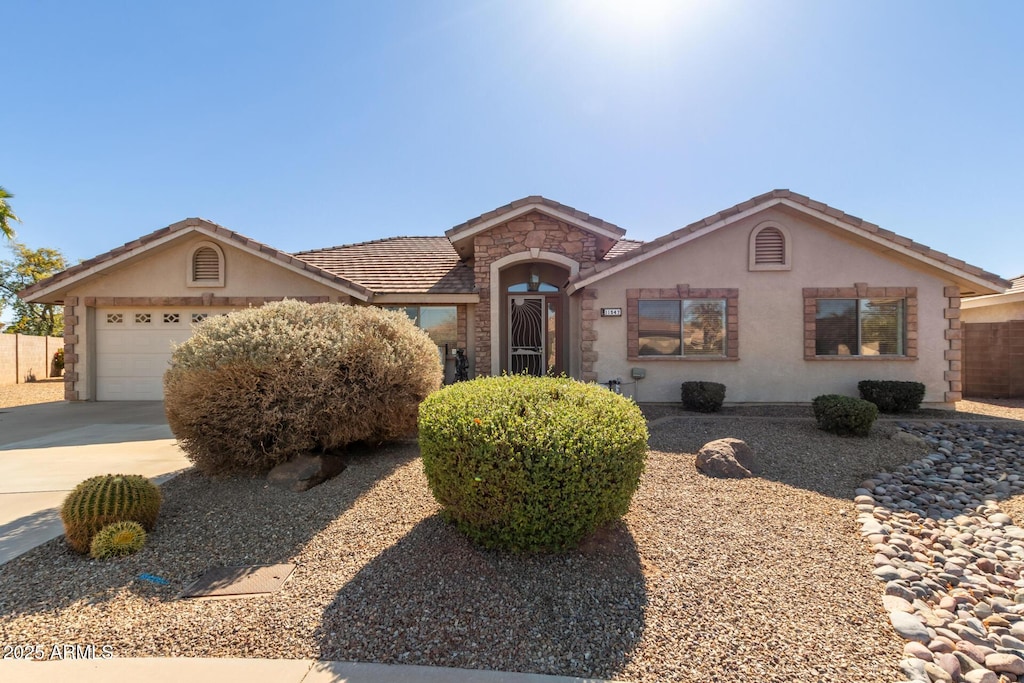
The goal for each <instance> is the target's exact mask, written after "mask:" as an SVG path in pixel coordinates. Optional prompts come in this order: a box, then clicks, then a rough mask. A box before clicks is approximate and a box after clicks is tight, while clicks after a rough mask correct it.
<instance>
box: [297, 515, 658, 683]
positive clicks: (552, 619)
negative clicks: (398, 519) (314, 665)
mask: <svg viewBox="0 0 1024 683" xmlns="http://www.w3.org/2000/svg"><path fill="white" fill-rule="evenodd" d="M646 604H647V595H646V589H645V583H644V577H643V572H642V569H641V566H640V559H639V556H638V554H637V548H636V545H635V543H634V540H633V537H632V536H631V535H630V532H629V530H628V529H627V528H626V526H625V524H623V523H622V522H616V523H614V524H612V525H609V526H608V527H606V528H604V529H602V530H599V531H598V532H597V533H596V534H594V536H592V537H591V538H590V539H588V540H586V541H585V542H584V544H583V546H582V547H581V548H580V549H578V550H575V551H572V552H569V553H565V554H562V555H512V554H506V553H499V552H491V551H485V550H481V549H479V548H477V547H475V546H473V545H472V544H471V543H470V542H469V541H468V540H467V539H466V538H465V537H463V536H462V535H461V534H460V533H459V532H458V531H457V530H455V528H454V527H452V526H450V525H448V524H446V523H445V522H444V521H443V520H442V519H441V517H440V516H439V515H434V516H433V517H429V518H427V519H425V520H423V521H422V522H421V523H420V524H418V525H417V526H416V527H414V528H413V529H412V530H411V531H410V532H409V533H408V534H407V535H406V536H404V537H403V538H402V539H401V540H400V541H399V542H398V543H396V544H395V545H394V546H392V547H391V548H389V549H388V550H387V551H385V552H384V553H382V554H381V555H379V556H378V557H377V558H375V559H374V560H373V561H372V562H370V563H369V564H367V565H366V566H365V567H364V568H363V569H362V570H361V571H360V572H359V574H357V575H356V576H355V578H353V580H352V581H350V582H349V583H348V584H346V585H345V587H344V588H343V589H342V590H341V591H340V592H339V593H338V596H337V598H336V599H335V600H334V602H333V603H332V604H331V605H330V606H329V607H328V608H327V610H326V611H325V613H324V615H323V621H322V625H321V627H320V629H319V631H318V633H317V636H318V638H319V639H320V642H321V645H320V657H321V659H327V660H344V661H371V662H380V663H390V664H416V665H426V666H444V667H459V668H467V669H491V670H497V671H514V672H530V673H544V674H549V673H550V674H561V675H571V676H590V677H595V676H596V677H601V678H613V677H614V676H615V675H616V673H617V672H619V671H621V669H622V667H623V666H624V664H625V663H626V662H628V661H629V659H630V656H631V653H632V652H633V651H634V649H635V648H636V645H637V642H638V641H639V640H640V637H641V634H642V633H643V630H644V608H645V606H646Z"/></svg>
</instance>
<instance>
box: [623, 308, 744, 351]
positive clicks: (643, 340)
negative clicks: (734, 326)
mask: <svg viewBox="0 0 1024 683" xmlns="http://www.w3.org/2000/svg"><path fill="white" fill-rule="evenodd" d="M638 314H639V316H638V317H639V355H641V356H725V355H726V348H727V344H726V330H727V328H726V300H725V299H674V300H673V299H651V300H644V299H641V300H640V301H639V302H638Z"/></svg>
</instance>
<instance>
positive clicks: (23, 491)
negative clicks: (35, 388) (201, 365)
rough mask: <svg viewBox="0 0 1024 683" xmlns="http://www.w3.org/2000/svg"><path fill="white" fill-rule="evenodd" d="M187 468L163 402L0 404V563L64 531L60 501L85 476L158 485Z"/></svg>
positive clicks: (187, 465)
mask: <svg viewBox="0 0 1024 683" xmlns="http://www.w3.org/2000/svg"><path fill="white" fill-rule="evenodd" d="M190 465H191V463H189V461H188V460H187V459H186V458H185V456H184V454H183V453H182V452H181V451H180V450H179V449H178V447H177V446H176V445H175V441H174V437H173V435H172V434H171V430H170V428H169V427H168V426H167V419H166V418H165V417H164V404H163V402H162V401H128V402H116V403H92V402H82V403H43V404H36V405H30V406H21V407H17V408H4V409H0V564H3V563H4V562H7V561H8V560H10V559H12V558H14V557H17V556H18V555H20V554H22V553H24V552H26V551H27V550H30V549H31V548H34V547H35V546H37V545H40V544H42V543H45V542H46V541H48V540H50V539H51V538H56V537H57V536H60V535H61V534H63V533H64V529H63V526H62V525H61V521H60V505H61V503H62V502H63V501H64V497H65V496H66V495H67V494H68V492H69V491H70V490H71V489H73V488H74V487H75V486H76V485H77V484H78V483H79V482H81V481H82V480H84V479H88V478H89V477H92V476H95V475H97V474H141V475H144V476H147V477H150V478H151V479H155V480H156V481H157V482H158V483H160V482H163V481H166V480H167V479H169V478H170V477H171V476H174V474H176V473H178V472H180V471H181V470H183V469H185V468H187V467H189V466H190Z"/></svg>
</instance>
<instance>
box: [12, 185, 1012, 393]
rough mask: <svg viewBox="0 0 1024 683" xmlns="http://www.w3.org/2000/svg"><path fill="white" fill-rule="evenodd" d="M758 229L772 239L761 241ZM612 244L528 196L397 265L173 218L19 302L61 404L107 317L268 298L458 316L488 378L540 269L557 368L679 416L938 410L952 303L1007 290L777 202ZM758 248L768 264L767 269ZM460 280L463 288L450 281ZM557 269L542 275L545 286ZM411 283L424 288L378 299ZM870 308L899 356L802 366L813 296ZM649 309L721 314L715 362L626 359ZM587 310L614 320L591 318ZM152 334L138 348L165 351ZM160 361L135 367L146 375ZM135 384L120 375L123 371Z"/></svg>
mask: <svg viewBox="0 0 1024 683" xmlns="http://www.w3.org/2000/svg"><path fill="white" fill-rule="evenodd" d="M763 230H768V231H770V232H766V233H765V234H766V235H769V238H766V239H764V240H760V239H759V238H758V237H757V236H758V235H759V234H761V233H760V232H759V231H763ZM624 234H625V231H624V230H622V229H621V228H618V227H617V226H614V225H612V224H609V223H606V222H605V221H603V220H601V219H597V218H594V217H592V216H589V215H588V214H585V213H583V212H580V211H577V210H575V209H572V208H571V207H566V206H564V205H561V204H558V203H557V202H552V201H550V200H547V199H544V198H543V197H527V198H524V199H522V200H518V201H516V202H512V203H511V204H509V205H507V206H505V207H501V208H499V209H496V210H494V211H492V212H489V213H487V214H483V215H481V216H479V217H477V218H475V219H472V220H471V221H468V222H467V223H464V224H462V225H459V226H456V227H455V228H452V229H450V230H449V231H447V233H446V236H447V238H448V240H449V241H450V243H451V248H452V251H451V252H446V251H445V249H443V248H439V247H438V245H437V239H438V238H394V239H395V240H401V241H402V242H401V244H404V245H406V246H403V247H402V248H403V249H407V250H408V249H413V247H412V246H409V244H410V242H409V241H410V240H416V239H423V240H430V243H429V245H426V246H425V247H423V248H425V249H427V252H424V253H429V254H430V255H431V256H430V258H426V259H424V258H423V257H422V254H419V255H417V257H416V259H418V260H412V261H410V260H409V255H410V254H412V253H413V252H412V251H406V252H401V254H400V256H398V257H393V258H392V259H391V261H386V260H381V261H377V260H376V257H377V255H378V253H380V254H383V253H384V252H377V251H374V250H375V249H377V248H378V246H379V242H377V241H374V242H366V243H361V244H360V245H349V246H348V247H333V248H328V249H325V250H318V251H316V252H304V253H303V254H296V255H292V254H287V253H284V252H281V251H279V250H277V249H274V248H272V247H270V246H268V245H265V244H262V243H259V242H256V241H253V240H251V239H249V238H247V237H245V236H244V235H241V234H239V233H235V232H233V231H230V230H228V229H226V228H224V227H222V226H218V225H216V224H214V223H211V222H209V221H205V220H203V219H186V220H184V221H181V222H179V223H176V224H173V225H171V226H168V227H167V228H163V229H160V230H157V231H155V232H153V233H151V234H149V235H146V236H143V237H140V238H139V239H137V240H135V241H133V242H129V243H127V244H125V245H123V246H122V247H118V248H116V249H114V250H112V251H110V252H107V253H105V254H101V255H100V256H97V257H96V258H94V259H90V260H89V261H85V262H83V263H81V264H78V265H76V266H73V267H72V268H69V269H68V270H66V271H64V272H63V273H60V274H58V275H56V276H54V278H51V279H50V281H44V282H43V283H39V284H38V285H36V286H34V288H30V290H29V291H28V293H27V294H28V295H27V297H26V298H27V299H28V300H34V301H40V302H47V303H63V304H64V307H65V308H64V312H65V324H66V333H65V361H66V372H65V380H66V390H67V391H66V397H67V398H68V399H71V400H87V399H94V398H96V397H97V384H99V383H100V382H99V381H98V380H97V365H102V364H103V363H112V362H116V361H122V360H124V361H128V360H131V359H130V358H129V356H130V355H132V354H134V352H127V351H125V352H122V351H120V350H119V348H121V347H123V348H126V349H134V348H136V347H137V346H138V344H137V343H136V341H135V339H136V338H140V335H138V334H136V336H135V337H132V338H131V339H129V337H128V336H126V335H121V334H120V331H121V330H122V329H124V330H127V328H128V327H129V325H128V324H125V327H124V328H121V327H120V323H119V322H117V321H114V322H111V321H110V320H108V319H107V317H106V314H107V312H110V311H119V310H120V311H124V312H125V314H126V315H129V316H131V320H132V321H133V323H138V325H141V327H142V328H145V329H142V330H141V334H142V335H148V334H149V330H150V329H151V328H149V327H148V323H147V322H146V321H145V320H143V321H142V322H141V323H139V322H138V321H136V320H135V318H134V316H135V314H136V313H139V314H140V315H142V316H143V317H145V315H146V312H148V311H152V312H153V313H152V314H153V315H154V316H157V315H159V316H161V322H162V323H166V324H167V327H166V328H161V329H166V330H168V331H170V330H171V325H172V322H175V323H178V322H180V323H181V325H185V327H184V328H179V329H178V330H177V332H176V333H175V334H179V335H180V334H182V333H183V334H185V335H187V334H190V328H189V327H188V326H187V324H185V323H184V322H182V321H186V320H188V319H190V316H191V315H192V314H196V312H197V311H202V312H207V313H210V314H213V313H219V312H224V311H229V310H234V309H238V308H244V307H246V306H258V305H262V304H263V303H266V302H267V301H272V300H278V299H281V298H295V299H299V300H304V301H310V302H320V301H330V302H342V303H356V304H361V305H371V304H376V305H386V306H405V305H436V306H455V307H456V308H457V312H458V321H457V328H458V340H457V346H458V347H459V348H463V349H465V350H466V352H467V356H468V359H469V368H470V376H474V375H476V376H481V375H487V374H494V373H497V372H500V371H501V370H502V369H504V368H506V367H507V366H508V364H507V363H506V362H505V360H506V359H507V357H508V355H509V348H508V347H509V341H508V337H509V332H508V329H507V328H508V327H509V324H508V319H507V316H508V315H509V313H508V309H509V305H508V296H511V295H512V294H507V293H506V292H507V289H508V287H509V285H510V284H513V283H518V282H522V281H523V280H522V279H521V278H522V277H523V273H529V277H530V278H533V277H535V276H536V277H540V276H541V275H542V274H544V277H545V278H547V279H546V280H545V282H546V281H547V280H552V281H557V282H555V287H556V288H561V289H560V291H559V290H557V289H555V290H551V292H550V293H547V294H545V297H546V298H545V299H544V301H545V302H549V301H552V300H555V299H557V301H558V306H560V308H559V309H551V310H552V311H555V310H560V311H561V312H560V313H558V314H557V315H556V316H555V317H552V318H548V319H549V320H555V319H560V320H561V321H562V322H560V323H559V324H558V325H557V327H558V330H557V333H556V334H557V337H558V338H559V339H561V340H563V341H562V342H561V343H560V344H559V347H558V348H559V349H560V350H559V354H561V355H560V356H559V365H560V367H561V369H563V370H565V371H567V372H568V373H569V374H570V375H572V376H573V377H577V378H579V379H582V380H584V381H599V382H607V381H608V380H611V379H615V378H622V380H623V382H624V383H626V384H627V385H628V384H629V383H630V382H631V381H632V372H631V371H632V370H633V369H634V368H642V369H643V370H644V371H645V372H646V377H645V378H644V379H643V380H641V381H640V382H639V383H638V384H637V385H636V386H635V387H634V388H633V390H630V389H628V388H627V389H626V392H625V393H627V394H632V395H634V396H636V397H637V398H638V400H640V401H645V402H649V401H651V402H653V401H659V402H661V401H664V402H678V401H679V399H680V383H681V382H683V381H686V380H709V381H716V382H722V383H724V384H725V385H726V386H727V388H728V393H727V396H726V400H727V401H728V402H808V401H810V400H811V399H813V398H814V397H815V396H817V395H820V394H824V393H841V394H847V395H856V394H857V388H856V385H857V382H858V381H860V380H862V379H899V380H912V381H919V382H923V383H924V384H925V386H926V390H927V392H926V395H925V402H926V403H928V404H949V403H951V402H953V401H956V400H959V398H960V395H961V391H962V333H963V331H962V329H961V324H962V320H961V310H962V309H961V298H960V297H961V292H966V293H968V294H971V295H974V294H982V295H992V294H998V293H999V292H1003V291H1005V288H1006V287H1007V286H1008V283H1007V282H1005V281H1003V280H1002V279H1001V278H999V277H998V276H996V275H994V274H991V273H986V272H984V271H982V270H981V269H978V268H976V267H974V266H970V265H968V264H965V263H964V262H962V261H959V260H957V259H954V258H953V257H950V256H948V255H946V254H943V253H941V252H937V251H934V250H932V249H930V248H928V247H926V246H924V245H921V244H918V243H916V242H914V241H912V240H909V239H907V238H904V237H901V236H899V235H897V234H895V233H892V232H890V231H888V230H885V229H882V228H880V227H879V226H875V225H873V224H870V223H867V222H865V221H862V220H861V219H859V218H856V217H854V216H850V215H849V214H845V213H843V212H841V211H838V210H837V209H833V208H832V207H829V206H827V205H824V204H821V203H820V202H816V201H814V200H811V199H810V198H807V197H804V196H802V195H797V194H795V193H792V192H790V191H788V190H776V191H772V192H771V193H767V194H765V195H760V196H759V197H755V198H753V199H751V200H748V201H747V202H743V203H741V204H737V205H736V206H734V207H731V208H729V209H725V210H723V211H720V212H719V213H716V214H714V215H713V216H709V217H707V218H705V219H702V220H700V221H696V222H695V223H691V224H690V225H688V226H686V227H685V228H681V229H679V230H676V231H674V232H672V233H669V234H668V235H666V236H664V237H662V238H658V239H656V240H654V241H652V242H649V243H647V244H643V245H641V244H640V243H638V242H635V241H633V240H628V239H621V238H623V236H624ZM780 236H781V238H782V239H783V241H782V242H779V239H780ZM620 240H621V241H620ZM381 242H388V240H383V241H381ZM417 244H420V243H417ZM203 245H211V246H212V247H213V249H214V250H215V251H217V253H219V254H222V255H223V260H222V268H221V271H220V273H219V277H218V278H215V279H214V280H213V281H211V279H210V277H208V276H207V275H206V274H205V272H206V271H205V270H204V269H205V268H208V267H210V264H209V259H208V257H209V251H208V250H207V251H205V252H204V256H203V259H196V260H195V263H196V264H197V265H195V268H192V264H193V258H192V256H193V254H194V253H197V251H196V250H197V248H199V247H201V246H203ZM757 245H760V246H757ZM441 246H442V247H443V246H445V245H443V244H442V245H441ZM350 247H359V249H357V250H355V251H353V252H352V253H353V254H356V255H355V256H353V255H348V256H346V254H348V253H349V252H348V251H347V250H349V248H350ZM755 247H756V248H757V249H759V250H760V251H758V252H757V254H758V255H757V257H756V258H755V253H754V252H752V250H754V249H755ZM420 248H421V247H419V246H416V247H415V249H420ZM417 253H419V252H417ZM766 253H767V254H774V255H775V256H774V257H773V258H778V254H784V255H785V256H784V258H783V262H782V263H780V262H777V261H772V260H771V259H766V258H764V256H763V255H764V254H766ZM346 259H348V260H346ZM359 259H362V260H361V261H360V260H359ZM431 259H434V260H431ZM388 263H390V265H385V264H388ZM367 264H369V265H367ZM190 268H192V269H191V270H190ZM467 269H472V274H473V280H472V281H471V282H467V281H464V280H462V279H460V278H459V277H458V276H459V273H464V272H467ZM556 271H557V277H556V276H553V275H550V274H551V273H555V272H556ZM360 273H362V277H361V276H360ZM374 275H380V276H381V277H376V278H374V277H370V276H374ZM420 275H423V276H424V277H426V278H427V280H429V282H428V283H427V284H428V285H429V287H428V286H427V285H422V286H420V288H419V289H415V288H408V287H407V288H401V287H398V288H395V287H392V286H391V284H399V285H402V284H404V283H403V278H408V277H410V276H417V277H418V276H420ZM221 276H222V277H221ZM385 276H386V277H385ZM193 277H195V278H197V280H199V281H201V282H197V281H194V280H192V278H193ZM431 277H434V278H435V279H433V280H431V279H430V278H431ZM566 278H567V279H566ZM414 279H415V278H414ZM420 279H422V278H420ZM221 280H222V281H221ZM417 281H419V280H417ZM372 283H376V284H372ZM452 283H455V284H454V285H453V284H452ZM563 283H564V284H563ZM371 284H372V286H371ZM195 285H198V286H195ZM402 292H405V293H402ZM882 297H884V298H899V299H902V300H903V301H904V304H905V306H904V312H905V340H904V341H905V344H904V351H903V353H902V355H900V356H887V357H880V356H874V357H871V356H849V355H846V356H826V357H822V356H816V355H815V354H816V353H817V350H816V346H815V329H816V325H817V322H816V318H815V310H816V309H815V301H816V299H817V298H882ZM651 298H654V299H676V298H708V299H720V300H722V301H723V302H724V305H725V312H726V321H725V322H726V325H725V330H726V333H727V340H726V342H727V343H725V344H724V349H723V352H722V353H723V355H722V356H721V357H715V358H692V357H691V358H686V357H674V358H664V357H663V358H652V357H649V356H641V355H640V351H639V348H640V347H639V344H638V339H637V328H636V317H637V310H638V301H641V300H644V299H651ZM983 298H985V297H983ZM988 298H989V299H992V300H993V301H991V302H990V303H988V304H986V310H985V312H984V315H985V316H986V317H985V319H986V320H1009V319H1021V318H1024V301H1017V299H1015V298H1013V296H1011V297H1010V298H1009V299H1006V298H1005V297H1004V298H999V304H998V305H995V302H994V299H996V298H998V297H988ZM520 304H521V302H520ZM604 308H612V309H621V311H622V315H621V316H619V317H612V316H608V317H605V316H602V315H601V309H604ZM963 310H964V314H963V316H962V317H963V319H964V320H968V321H973V320H976V319H980V317H979V316H981V315H982V313H981V312H980V309H978V310H975V305H974V304H973V303H970V302H969V301H967V302H964V304H963ZM165 313H166V314H167V315H168V319H167V320H163V319H162V316H163V314H165ZM175 314H177V316H175ZM552 315H554V314H552ZM114 317H115V318H116V317H118V316H116V315H115V316H114ZM559 317H560V318H559ZM172 318H173V321H172V320H171V319H172ZM104 325H106V328H105V329H106V331H105V332H103V331H102V330H103V329H104ZM97 326H99V327H100V328H101V334H100V335H99V338H100V339H101V340H111V341H112V342H115V343H107V344H106V348H104V349H103V350H102V353H103V354H105V355H103V356H102V358H101V361H102V362H100V363H97V360H96V357H97V353H98V351H97V346H99V345H100V344H97ZM519 329H524V328H522V327H520V328H519ZM526 329H529V328H526ZM138 331H140V330H139V329H138V328H136V330H135V331H132V332H131V334H135V332H138ZM104 335H105V336H104ZM157 337H159V335H151V338H150V341H151V342H152V343H153V344H154V345H156V346H161V348H163V346H162V342H163V340H162V339H160V338H157ZM141 343H142V342H141V341H140V342H139V344H141ZM545 343H546V342H545ZM524 348H528V347H524ZM111 357H113V359H114V361H110V360H109V359H110V358H111ZM158 364H159V363H157V362H154V363H151V364H150V366H149V367H150V370H149V373H150V374H149V376H150V377H151V379H152V380H153V381H155V380H156V379H157V378H158V377H159V373H158V372H156V371H155V370H153V368H155V367H157V365H158ZM126 367H128V366H127V365H126ZM131 367H135V366H131ZM140 372H141V371H140ZM140 372H136V371H135V370H132V369H129V370H126V371H124V372H123V373H122V374H121V375H120V377H122V378H124V377H136V376H141V374H140ZM100 376H101V377H108V376H111V375H109V374H108V373H106V372H103V373H100ZM100 393H102V392H100Z"/></svg>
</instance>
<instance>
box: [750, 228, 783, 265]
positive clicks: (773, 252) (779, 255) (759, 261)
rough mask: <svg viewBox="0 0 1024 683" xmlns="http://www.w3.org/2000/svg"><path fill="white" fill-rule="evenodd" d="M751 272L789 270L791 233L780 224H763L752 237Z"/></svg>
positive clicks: (754, 231)
mask: <svg viewBox="0 0 1024 683" xmlns="http://www.w3.org/2000/svg"><path fill="white" fill-rule="evenodd" d="M749 258H750V261H749V266H750V268H749V269H750V270H789V269H790V267H791V265H792V264H791V263H790V243H789V231H788V230H786V228H785V227H783V226H781V225H779V224H778V223H768V224H761V225H759V226H757V227H756V228H754V230H753V232H752V233H751V235H750V254H749Z"/></svg>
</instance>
